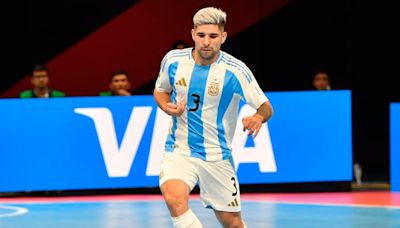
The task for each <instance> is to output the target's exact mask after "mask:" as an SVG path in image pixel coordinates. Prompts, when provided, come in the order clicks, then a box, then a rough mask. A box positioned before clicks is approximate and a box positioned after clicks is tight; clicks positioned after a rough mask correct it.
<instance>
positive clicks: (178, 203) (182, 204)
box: [164, 194, 188, 216]
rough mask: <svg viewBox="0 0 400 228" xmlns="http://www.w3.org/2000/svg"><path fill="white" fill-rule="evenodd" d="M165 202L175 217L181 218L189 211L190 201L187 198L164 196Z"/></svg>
mask: <svg viewBox="0 0 400 228" xmlns="http://www.w3.org/2000/svg"><path fill="white" fill-rule="evenodd" d="M164 200H165V202H166V203H167V206H168V208H169V210H170V212H171V214H172V215H173V216H179V215H181V214H183V213H184V212H186V211H187V210H188V202H187V201H188V200H187V199H185V197H180V196H174V195H172V194H164Z"/></svg>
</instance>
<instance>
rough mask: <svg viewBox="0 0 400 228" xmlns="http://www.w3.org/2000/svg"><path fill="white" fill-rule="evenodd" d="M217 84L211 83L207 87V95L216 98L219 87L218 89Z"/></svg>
mask: <svg viewBox="0 0 400 228" xmlns="http://www.w3.org/2000/svg"><path fill="white" fill-rule="evenodd" d="M218 85H219V84H218V82H211V83H210V85H209V86H208V90H207V92H208V95H210V96H218V94H219V87H218Z"/></svg>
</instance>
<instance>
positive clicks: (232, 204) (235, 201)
mask: <svg viewBox="0 0 400 228" xmlns="http://www.w3.org/2000/svg"><path fill="white" fill-rule="evenodd" d="M237 206H239V204H238V201H237V199H236V198H235V200H234V201H232V202H231V203H230V204H228V207H237Z"/></svg>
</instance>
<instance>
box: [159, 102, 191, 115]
mask: <svg viewBox="0 0 400 228" xmlns="http://www.w3.org/2000/svg"><path fill="white" fill-rule="evenodd" d="M185 109H186V101H185V100H181V101H180V102H178V103H177V104H174V103H171V102H169V103H167V105H166V106H165V109H164V111H165V112H166V113H167V114H168V115H171V116H181V115H182V113H183V112H184V111H185Z"/></svg>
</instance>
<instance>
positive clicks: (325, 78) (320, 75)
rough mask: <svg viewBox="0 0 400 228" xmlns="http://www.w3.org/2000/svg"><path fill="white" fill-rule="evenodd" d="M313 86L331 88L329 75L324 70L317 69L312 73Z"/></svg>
mask: <svg viewBox="0 0 400 228" xmlns="http://www.w3.org/2000/svg"><path fill="white" fill-rule="evenodd" d="M312 84H313V86H314V89H316V90H331V82H330V80H329V75H328V73H327V72H325V71H317V72H316V73H315V74H314V79H313V83H312Z"/></svg>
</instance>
